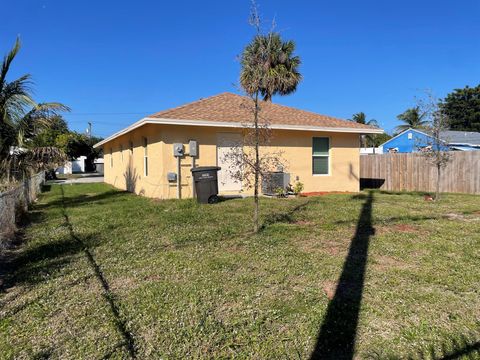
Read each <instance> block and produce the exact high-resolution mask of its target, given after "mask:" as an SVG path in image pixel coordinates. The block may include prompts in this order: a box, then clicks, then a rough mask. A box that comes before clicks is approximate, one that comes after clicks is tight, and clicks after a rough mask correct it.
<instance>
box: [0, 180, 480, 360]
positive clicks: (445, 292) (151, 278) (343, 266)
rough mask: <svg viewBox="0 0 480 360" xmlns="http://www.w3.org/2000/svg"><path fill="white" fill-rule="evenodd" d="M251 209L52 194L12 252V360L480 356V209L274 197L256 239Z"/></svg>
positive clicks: (4, 308) (4, 337) (98, 190)
mask: <svg viewBox="0 0 480 360" xmlns="http://www.w3.org/2000/svg"><path fill="white" fill-rule="evenodd" d="M252 203H253V202H252V200H251V199H236V200H228V201H224V202H221V203H219V204H216V205H198V204H196V203H195V202H193V201H191V200H181V201H175V200H169V201H155V200H150V199H146V198H142V197H140V196H135V195H132V194H128V193H124V192H120V191H117V190H114V189H113V188H111V187H109V186H107V185H104V184H78V185H64V186H59V185H57V186H52V187H51V189H50V190H49V191H47V192H46V193H45V194H44V195H42V196H41V198H40V200H39V202H38V203H37V204H36V205H35V206H34V208H33V211H32V212H31V214H30V219H29V220H30V224H29V225H28V226H27V227H26V228H25V231H24V234H23V236H24V241H25V243H24V245H21V246H20V247H19V248H18V249H16V250H15V251H13V252H12V253H10V254H9V256H10V258H11V260H10V263H9V264H7V266H6V268H7V269H9V270H8V271H7V272H6V273H5V271H4V277H5V284H4V287H3V290H0V357H1V358H3V359H17V358H19V359H23V358H27V359H29V358H37V359H38V358H58V359H78V358H85V359H102V358H113V359H121V358H129V357H137V358H138V359H145V358H154V359H155V358H160V357H161V358H164V359H186V358H233V357H235V358H240V359H265V358H277V359H290V358H297V359H305V358H309V357H310V356H311V355H312V354H313V357H314V358H332V359H333V358H336V359H338V358H352V357H355V358H359V359H370V358H374V359H383V358H408V357H411V358H414V359H416V358H418V359H420V358H421V359H423V358H432V359H433V358H435V359H441V358H443V359H454V358H457V357H459V356H462V355H463V356H464V357H465V358H480V352H479V351H480V271H479V266H480V197H478V196H477V197H475V196H467V195H445V196H444V198H443V200H442V201H441V202H440V203H432V202H428V201H425V200H424V197H423V195H422V194H408V193H405V194H387V193H381V192H378V191H375V192H364V193H361V194H358V195H354V196H352V195H347V194H337V195H329V196H322V197H312V198H296V199H262V200H261V208H262V222H263V223H264V227H263V230H262V231H261V233H260V234H258V235H252V234H251V233H250V228H251V226H250V218H251V209H252ZM337 285H338V286H337ZM327 353H328V354H329V355H327Z"/></svg>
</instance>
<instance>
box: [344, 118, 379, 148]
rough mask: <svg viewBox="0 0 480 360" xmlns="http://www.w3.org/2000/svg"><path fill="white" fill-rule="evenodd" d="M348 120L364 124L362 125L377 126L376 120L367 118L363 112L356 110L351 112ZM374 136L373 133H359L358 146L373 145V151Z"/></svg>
mask: <svg viewBox="0 0 480 360" xmlns="http://www.w3.org/2000/svg"><path fill="white" fill-rule="evenodd" d="M350 121H353V122H356V123H359V124H364V125H370V126H373V127H376V128H378V122H377V120H375V119H370V120H367V115H365V113H364V112H358V113H356V114H353V116H352V118H351V119H350ZM375 136H376V135H373V134H369V135H360V146H361V147H367V146H373V151H374V153H375V146H376V144H375Z"/></svg>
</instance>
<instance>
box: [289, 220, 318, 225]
mask: <svg viewBox="0 0 480 360" xmlns="http://www.w3.org/2000/svg"><path fill="white" fill-rule="evenodd" d="M294 224H295V225H301V226H310V225H315V223H314V222H313V221H307V220H298V221H295V222H294Z"/></svg>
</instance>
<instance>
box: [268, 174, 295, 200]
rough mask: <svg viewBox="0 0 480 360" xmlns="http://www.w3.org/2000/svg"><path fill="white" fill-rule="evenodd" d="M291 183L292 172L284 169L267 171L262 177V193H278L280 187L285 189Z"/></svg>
mask: <svg viewBox="0 0 480 360" xmlns="http://www.w3.org/2000/svg"><path fill="white" fill-rule="evenodd" d="M289 184H290V174H289V173H285V172H283V171H275V172H269V173H266V174H265V175H264V176H263V177H262V194H264V195H276V194H277V190H278V188H281V189H284V190H285V191H286V190H287V188H288V185H289Z"/></svg>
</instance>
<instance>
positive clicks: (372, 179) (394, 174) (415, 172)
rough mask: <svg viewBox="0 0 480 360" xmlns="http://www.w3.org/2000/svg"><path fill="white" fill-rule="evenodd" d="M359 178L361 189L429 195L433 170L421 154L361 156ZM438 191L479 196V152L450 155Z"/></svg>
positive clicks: (434, 171)
mask: <svg viewBox="0 0 480 360" xmlns="http://www.w3.org/2000/svg"><path fill="white" fill-rule="evenodd" d="M360 178H361V180H360V183H361V187H362V188H380V189H383V190H389V191H426V192H433V191H435V187H436V181H437V169H436V168H435V166H434V165H432V163H431V161H430V160H429V159H428V158H426V157H425V156H422V155H421V154H415V153H414V154H383V155H362V156H360ZM440 191H442V192H453V193H468V194H480V151H458V152H456V151H455V152H451V158H450V161H449V163H448V164H447V166H446V167H445V168H443V170H442V176H441V181H440Z"/></svg>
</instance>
